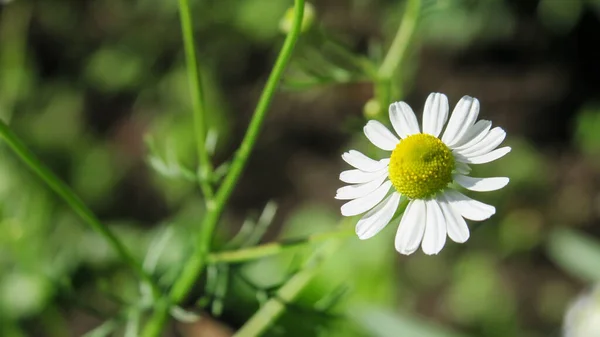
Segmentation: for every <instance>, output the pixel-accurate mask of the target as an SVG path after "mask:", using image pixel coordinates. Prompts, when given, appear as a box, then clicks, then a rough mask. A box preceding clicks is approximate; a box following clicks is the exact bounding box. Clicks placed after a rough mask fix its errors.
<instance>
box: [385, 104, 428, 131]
mask: <svg viewBox="0 0 600 337" xmlns="http://www.w3.org/2000/svg"><path fill="white" fill-rule="evenodd" d="M390 121H391V122H392V126H393V127H394V130H395V131H396V133H397V134H398V136H400V138H406V137H408V136H410V135H414V134H416V133H419V132H421V131H420V130H419V122H417V116H415V113H414V112H413V111H412V109H411V108H410V106H408V104H406V103H404V102H396V103H392V104H390Z"/></svg>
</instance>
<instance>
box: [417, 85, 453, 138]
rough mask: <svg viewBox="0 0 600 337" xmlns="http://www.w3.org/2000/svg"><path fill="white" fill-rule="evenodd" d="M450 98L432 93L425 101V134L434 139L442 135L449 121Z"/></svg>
mask: <svg viewBox="0 0 600 337" xmlns="http://www.w3.org/2000/svg"><path fill="white" fill-rule="evenodd" d="M448 110H449V107H448V97H446V95H444V94H440V93H432V94H430V95H429V97H427V101H425V108H424V109H423V133H428V134H430V135H432V136H434V137H437V136H439V135H440V132H442V129H443V128H444V124H445V123H446V120H447V119H448Z"/></svg>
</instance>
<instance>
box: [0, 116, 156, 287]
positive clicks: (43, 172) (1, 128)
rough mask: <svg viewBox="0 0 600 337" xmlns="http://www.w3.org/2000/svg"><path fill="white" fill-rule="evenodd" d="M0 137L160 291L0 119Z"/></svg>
mask: <svg viewBox="0 0 600 337" xmlns="http://www.w3.org/2000/svg"><path fill="white" fill-rule="evenodd" d="M0 137H1V138H2V139H4V140H5V141H6V143H7V144H8V145H9V146H10V148H11V149H12V150H13V151H14V152H15V153H16V154H17V155H18V156H19V158H21V160H22V161H23V162H24V163H25V164H27V166H29V168H30V169H31V170H32V171H33V172H34V173H35V174H36V175H37V176H38V177H40V178H41V179H42V180H43V181H44V182H45V183H46V184H47V185H48V186H49V187H50V188H51V189H52V190H53V191H54V192H55V193H56V194H58V195H59V196H60V197H61V198H62V199H63V200H64V201H65V202H66V203H67V204H69V206H71V208H72V209H73V211H75V213H77V215H79V216H80V217H81V218H82V219H83V220H84V221H85V222H86V223H87V224H88V225H89V226H90V227H92V229H93V230H95V231H96V232H97V233H98V234H100V236H102V237H103V238H104V239H105V240H106V241H107V242H108V243H109V244H110V246H112V248H113V249H114V250H115V251H116V252H117V253H118V254H119V256H120V257H121V259H122V260H123V261H124V262H125V263H126V264H127V265H128V266H129V267H130V268H131V269H132V270H133V271H134V272H135V273H136V274H137V275H138V276H139V277H140V278H141V279H142V280H144V281H145V282H147V283H148V284H149V285H150V286H151V288H152V291H153V294H154V296H155V297H157V296H158V295H159V293H160V291H159V288H158V286H157V285H156V283H155V282H154V280H153V279H152V277H150V275H149V274H148V273H146V272H145V271H144V270H143V268H142V266H141V265H140V264H139V263H138V262H137V261H136V259H135V258H134V257H133V255H132V254H131V252H129V250H128V249H127V248H126V247H125V246H124V245H123V243H121V241H120V240H119V239H118V238H117V237H116V236H115V235H114V234H113V232H112V231H111V230H110V229H109V228H108V227H106V226H105V225H104V224H102V223H101V222H100V220H98V218H96V216H95V215H94V213H93V212H92V211H91V210H90V209H89V208H88V207H87V206H86V205H85V204H84V203H83V201H81V199H79V197H77V196H76V195H75V193H74V192H73V191H72V190H71V189H70V188H69V187H68V186H67V185H66V184H65V183H63V182H62V181H61V180H60V179H58V178H57V177H56V176H55V175H54V173H52V171H50V169H48V168H47V167H46V166H44V164H42V163H41V162H40V161H39V160H38V159H37V158H36V157H35V155H34V154H33V153H32V152H31V151H30V150H29V149H28V148H27V147H26V146H25V144H23V143H22V142H21V141H20V140H19V138H18V137H17V135H15V134H14V133H13V132H12V131H11V130H10V128H9V127H8V125H6V123H4V122H3V121H1V120H0Z"/></svg>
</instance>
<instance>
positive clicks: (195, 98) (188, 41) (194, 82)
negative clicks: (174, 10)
mask: <svg viewBox="0 0 600 337" xmlns="http://www.w3.org/2000/svg"><path fill="white" fill-rule="evenodd" d="M179 15H180V18H181V33H182V35H183V47H184V49H185V61H186V66H187V71H188V81H189V86H190V95H191V98H192V109H193V112H194V131H195V134H196V147H197V152H198V162H199V167H198V178H199V179H198V182H199V184H200V188H201V189H202V193H204V196H205V198H206V200H207V202H210V199H212V197H213V190H212V187H211V186H210V176H211V173H212V170H213V168H212V164H211V161H210V156H209V155H208V151H207V149H206V144H205V141H206V121H205V116H206V110H205V109H204V98H203V95H202V78H201V76H200V71H199V69H198V63H197V62H198V58H197V57H196V47H195V45H194V31H193V26H192V16H191V13H190V4H189V1H188V0H179Z"/></svg>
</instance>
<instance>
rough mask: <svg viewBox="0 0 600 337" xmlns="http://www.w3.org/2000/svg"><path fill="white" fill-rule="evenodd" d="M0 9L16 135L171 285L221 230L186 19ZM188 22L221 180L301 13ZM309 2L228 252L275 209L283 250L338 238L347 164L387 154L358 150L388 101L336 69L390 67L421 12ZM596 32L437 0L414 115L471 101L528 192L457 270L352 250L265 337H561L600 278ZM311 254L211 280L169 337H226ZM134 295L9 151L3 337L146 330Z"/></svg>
mask: <svg viewBox="0 0 600 337" xmlns="http://www.w3.org/2000/svg"><path fill="white" fill-rule="evenodd" d="M1 3H4V5H0V118H2V119H3V120H5V121H7V122H10V125H11V127H12V128H13V129H14V130H15V132H16V133H17V134H18V135H19V136H21V137H22V138H23V140H24V142H25V143H26V144H28V145H29V146H30V147H31V148H32V149H33V150H34V151H35V152H36V153H37V154H38V155H39V156H40V157H41V158H42V159H43V160H44V162H45V163H47V164H48V165H49V166H50V167H51V168H52V169H53V170H54V171H55V172H57V174H59V176H60V177H61V178H63V179H64V180H65V181H66V182H67V183H68V184H69V185H70V186H72V187H73V188H74V190H75V191H76V192H77V193H78V195H79V196H81V198H82V199H83V200H84V201H85V202H86V203H87V204H88V205H90V207H91V208H92V209H93V210H94V211H95V212H96V214H98V215H99V216H100V218H101V219H103V220H104V221H105V222H106V223H108V224H109V225H110V226H111V228H112V229H114V230H115V231H116V232H117V233H118V234H119V236H120V237H122V238H123V240H125V242H126V243H127V245H128V247H130V248H131V249H132V250H133V251H134V252H135V253H136V255H138V256H139V258H140V259H146V262H147V263H149V264H151V265H152V266H153V270H154V271H155V274H156V275H158V276H160V282H161V284H163V285H165V286H167V285H169V284H171V282H172V280H173V277H174V276H176V275H177V273H178V271H179V270H178V268H179V266H180V264H181V262H182V261H183V260H184V259H185V258H186V257H187V255H188V254H189V253H190V251H191V247H192V242H191V238H193V235H192V234H191V233H194V232H195V231H196V230H197V227H198V225H199V219H200V217H201V215H202V214H203V209H202V208H203V206H202V205H203V203H202V200H201V199H200V197H199V195H200V193H199V191H198V189H197V187H196V185H195V183H194V182H193V181H190V179H189V171H190V170H191V171H192V172H193V169H191V168H192V167H194V165H195V155H194V153H195V149H194V141H193V130H192V128H191V126H192V122H191V117H192V115H191V110H190V99H189V91H188V82H187V73H186V71H185V65H184V58H183V48H182V43H181V34H180V26H179V21H178V15H177V1H174V0H173V1H164V0H135V1H129V0H97V1H79V0H44V1H29V0H14V1H12V2H10V1H6V0H4V1H0V4H1ZM192 5H193V13H194V15H193V17H194V20H195V21H194V25H195V34H196V41H197V47H198V52H199V58H200V63H201V69H202V72H203V75H204V78H203V80H204V87H205V91H206V99H207V106H208V110H209V116H208V119H209V127H210V129H211V134H212V136H211V137H215V138H213V140H215V141H216V142H215V149H214V158H215V163H217V164H219V163H222V162H224V161H226V160H227V159H228V158H229V156H230V155H231V152H232V151H233V150H234V149H235V147H236V146H237V144H239V140H240V139H241V136H242V135H243V132H244V130H245V127H246V125H247V122H248V120H249V118H250V115H251V113H252V111H253V109H254V105H255V104H256V101H257V98H258V95H259V94H260V92H261V90H262V86H263V84H264V82H265V80H266V77H267V76H268V73H269V71H270V68H271V66H272V63H273V61H274V58H275V56H276V54H277V51H278V48H279V47H280V45H281V43H282V40H283V34H282V33H281V32H280V30H279V25H280V20H281V18H282V17H283V16H284V13H285V11H286V10H287V9H288V8H289V7H290V6H291V5H292V2H291V1H284V0H281V1H274V0H220V1H210V0H196V1H192ZM313 5H314V9H315V21H314V24H313V27H312V29H311V30H310V31H308V32H306V33H305V35H304V36H303V37H302V38H301V40H300V43H299V45H298V47H297V49H296V53H295V55H294V58H293V61H292V65H291V66H290V69H289V71H288V73H287V75H286V78H285V80H284V82H283V84H282V90H280V92H279V93H278V95H277V97H276V99H275V101H274V103H273V105H272V107H271V109H270V115H269V117H268V119H267V121H266V124H265V127H264V128H263V132H262V134H261V136H260V139H259V142H258V144H257V147H256V150H255V152H254V153H253V155H252V157H251V160H250V162H249V165H248V167H247V169H246V171H245V173H244V176H243V178H242V181H241V182H240V184H239V186H237V188H236V190H235V193H234V196H233V198H232V201H231V202H230V204H229V206H228V208H227V211H226V214H225V216H224V217H223V219H222V221H221V226H220V227H219V229H218V236H219V237H218V239H217V241H218V242H220V244H221V245H223V244H225V242H227V241H228V239H230V238H231V237H233V236H234V235H235V233H236V232H237V231H238V230H239V228H240V227H241V225H242V223H243V222H244V221H245V220H248V219H250V220H255V221H256V219H257V218H258V216H259V214H260V213H261V209H263V208H264V207H265V205H266V204H267V203H268V202H269V201H272V202H274V203H275V204H277V206H278V211H277V213H276V215H275V218H274V220H273V225H272V226H270V227H269V229H268V231H267V232H266V235H265V236H264V237H263V238H262V241H263V242H268V241H274V240H278V239H280V238H297V237H302V236H305V235H308V234H313V233H319V232H326V231H331V230H334V229H335V227H336V226H337V224H338V223H339V222H340V215H339V206H340V205H341V203H340V202H338V201H336V200H334V199H333V196H334V194H335V190H336V188H338V187H339V186H341V183H340V182H339V181H338V179H337V178H338V174H339V172H340V171H341V170H342V169H346V167H345V165H344V164H343V162H342V161H341V158H340V154H341V153H342V152H343V151H345V150H347V149H350V148H363V149H365V148H366V147H367V144H366V141H365V138H364V136H363V135H362V134H361V131H360V130H361V127H362V124H363V123H364V121H365V117H364V116H363V106H364V104H365V103H366V102H367V101H368V100H369V99H370V98H371V97H372V96H373V89H372V85H371V83H369V82H368V81H365V80H364V78H363V77H362V76H361V74H360V72H359V71H357V70H356V69H355V68H354V67H352V66H351V65H348V64H347V62H345V60H343V59H342V57H341V56H343V55H342V54H340V53H339V50H338V49H337V48H338V47H340V46H342V47H343V48H346V49H347V50H349V51H351V52H352V53H354V54H356V55H363V56H364V57H368V58H369V59H371V60H375V61H377V60H380V59H381V57H382V55H383V54H384V52H385V51H386V46H387V45H389V41H390V39H391V37H392V36H393V33H394V32H395V30H396V27H397V25H398V23H399V20H400V18H401V17H402V9H403V7H404V2H403V1H390V0H388V1H384V0H372V1H370V0H320V1H315V2H314V3H313ZM599 32H600V2H599V1H591V0H590V1H587V0H570V1H568V0H564V1H563V0H540V1H535V0H488V1H477V0H450V1H434V0H425V1H424V4H423V10H422V17H421V19H420V22H419V26H418V30H417V33H416V36H415V39H414V43H413V45H412V47H411V48H410V49H409V53H408V59H407V60H406V62H405V64H403V66H402V68H401V70H400V71H399V73H398V76H397V78H396V79H395V81H397V82H398V83H397V85H398V86H399V87H400V88H402V92H403V93H404V95H403V97H402V99H403V100H405V101H407V102H408V103H409V104H410V105H411V106H413V108H414V109H415V111H417V112H419V111H421V109H422V104H423V103H424V101H425V98H426V97H427V95H428V94H429V93H430V92H433V91H439V92H443V93H445V94H447V95H448V97H449V99H450V103H451V105H453V104H455V103H456V102H457V101H458V99H460V97H462V96H463V95H471V96H474V97H477V98H478V99H479V100H480V102H481V106H482V111H481V113H480V116H481V118H485V119H490V120H492V121H493V122H494V124H495V125H498V126H501V127H503V128H504V129H505V130H507V133H508V137H507V143H508V145H510V146H512V148H513V150H512V153H511V154H510V155H508V156H507V157H506V158H504V159H502V160H500V161H498V162H495V163H493V164H489V165H485V166H483V167H476V170H475V175H478V176H508V177H510V178H511V183H510V184H509V186H508V187H507V188H505V189H503V190H502V191H498V192H495V193H489V194H481V195H477V197H478V199H480V200H482V201H484V202H488V203H491V204H494V205H495V206H496V207H497V214H496V215H495V216H494V217H492V219H490V220H488V221H485V222H484V223H477V224H471V229H472V234H471V238H470V240H469V241H468V242H467V243H465V244H463V245H458V244H454V243H448V244H447V247H446V248H445V249H444V250H443V251H442V252H441V254H440V255H438V256H425V255H424V254H423V253H422V252H420V251H419V252H418V253H416V254H414V255H412V256H409V257H405V256H400V255H398V254H397V253H396V252H395V250H394V248H393V236H394V233H395V230H396V229H395V228H396V226H395V225H390V226H388V228H387V229H386V230H384V231H383V232H382V233H381V234H379V235H378V236H377V237H375V238H373V239H371V240H368V241H359V240H358V239H357V238H355V237H351V238H349V239H347V240H345V241H343V245H342V246H341V248H340V249H339V250H338V251H337V252H335V253H332V254H331V255H329V256H327V257H326V258H325V261H324V265H323V268H322V269H321V270H320V271H319V273H318V275H317V276H316V277H315V278H314V279H313V280H312V281H311V283H310V284H309V286H308V287H306V289H305V290H304V291H303V292H302V294H301V296H300V298H299V299H298V300H297V301H295V302H294V303H289V304H288V305H287V309H286V311H285V314H284V316H283V317H282V318H281V319H280V320H278V321H277V324H275V325H274V326H272V327H271V329H270V330H269V331H268V333H267V335H268V336H384V337H388V336H402V337H412V336H417V337H438V336H439V337H442V336H482V337H501V336H523V337H547V336H561V335H562V333H561V325H562V322H563V316H564V314H565V311H566V310H567V308H568V305H569V303H571V302H572V301H573V300H574V299H575V298H576V296H578V294H579V293H580V292H581V291H583V290H584V289H586V288H588V287H590V286H592V285H593V284H594V283H595V282H597V281H600V226H599V224H600V194H599V191H600V189H599V187H600V96H599V95H598V94H599V93H600V91H599V90H600V64H599V63H598V60H600V50H599V49H597V46H598V45H599V44H600V34H599ZM325 36H327V39H330V40H331V41H335V42H334V43H330V44H329V45H327V44H326V43H324V42H323V38H324V37H325ZM328 43H329V42H328ZM327 46H329V47H327ZM332 46H333V47H332ZM336 46H337V47H336ZM328 48H330V49H328ZM336 50H337V52H336ZM192 175H193V173H192ZM345 226H349V227H351V226H352V224H350V223H346V224H345ZM314 249H315V248H314V247H313V246H308V247H303V248H300V249H295V250H290V251H289V253H286V254H283V255H280V256H276V257H273V258H268V259H263V260H259V261H256V262H252V263H245V264H236V265H231V266H226V265H217V266H213V267H211V268H210V269H209V271H208V278H207V279H206V282H204V281H203V282H202V283H201V284H198V286H197V287H196V289H195V291H194V293H193V294H192V295H191V296H190V299H189V301H188V302H187V303H186V308H189V310H196V311H198V312H200V313H201V315H202V317H203V319H201V320H200V321H199V322H196V323H173V324H171V326H170V328H169V331H167V332H165V336H176V335H183V336H230V335H231V333H232V331H234V330H235V329H236V328H239V327H240V326H241V325H242V324H243V323H244V322H245V321H246V320H247V319H248V318H249V317H250V315H251V314H252V313H253V312H254V311H256V309H257V308H258V307H259V304H260V303H261V301H264V300H265V299H266V298H269V297H270V296H272V295H273V291H274V290H275V289H277V287H278V286H279V285H281V284H282V283H283V282H285V280H286V279H287V278H289V276H290V275H291V274H292V273H293V272H294V271H296V270H298V268H299V266H300V265H301V262H302V261H303V259H304V257H306V256H307V255H308V254H310V252H311V251H313V250H314ZM148 252H150V253H148ZM215 275H216V276H215ZM138 294H139V289H138V284H137V283H136V280H135V278H134V277H133V275H131V273H130V272H129V271H128V270H127V269H126V268H124V266H122V265H121V264H120V263H119V261H118V260H117V258H116V256H115V255H114V254H113V252H112V251H111V250H110V249H109V247H108V246H107V245H106V244H105V243H104V241H103V240H102V239H101V238H100V237H98V236H97V235H96V234H95V233H93V232H91V231H90V230H88V229H87V227H85V226H84V224H83V223H82V222H81V221H80V220H79V219H78V218H77V217H76V216H75V215H74V214H73V213H72V212H71V210H70V209H68V208H67V207H66V206H65V205H64V204H63V203H62V202H61V201H60V200H58V199H57V197H56V196H55V195H53V194H52V193H51V192H50V191H49V190H47V189H46V188H45V186H43V185H42V184H41V183H40V181H39V180H38V179H37V178H36V177H35V176H33V175H32V174H30V172H29V171H28V170H26V169H25V167H24V165H23V164H22V163H20V162H19V161H18V160H17V159H16V157H15V156H14V155H13V154H12V153H11V152H10V150H9V149H8V148H7V147H6V146H5V145H4V144H1V145H0V335H1V336H7V337H13V336H15V337H17V336H50V337H53V336H81V335H84V334H85V333H87V332H89V331H91V330H92V329H94V328H97V327H98V326H100V325H101V323H102V322H103V321H104V320H105V318H103V317H116V318H115V319H114V320H112V321H110V322H114V324H113V325H111V326H109V327H107V325H104V326H101V328H102V329H105V330H102V329H96V330H94V331H93V332H92V333H91V334H89V335H88V336H107V335H109V334H110V333H114V334H115V335H120V334H123V333H125V332H126V331H127V329H128V327H129V326H130V325H129V324H131V321H132V320H134V319H135V317H134V318H132V317H131V315H129V314H128V311H125V312H123V311H122V310H120V309H121V308H123V307H124V306H123V304H122V303H129V302H132V301H135V300H136V299H137V298H138V297H139V295H138ZM598 307H600V303H598ZM597 310H600V309H597ZM111 324H112V323H111ZM596 336H600V332H599V334H598V335H594V336H591V335H590V336H589V337H596Z"/></svg>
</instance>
